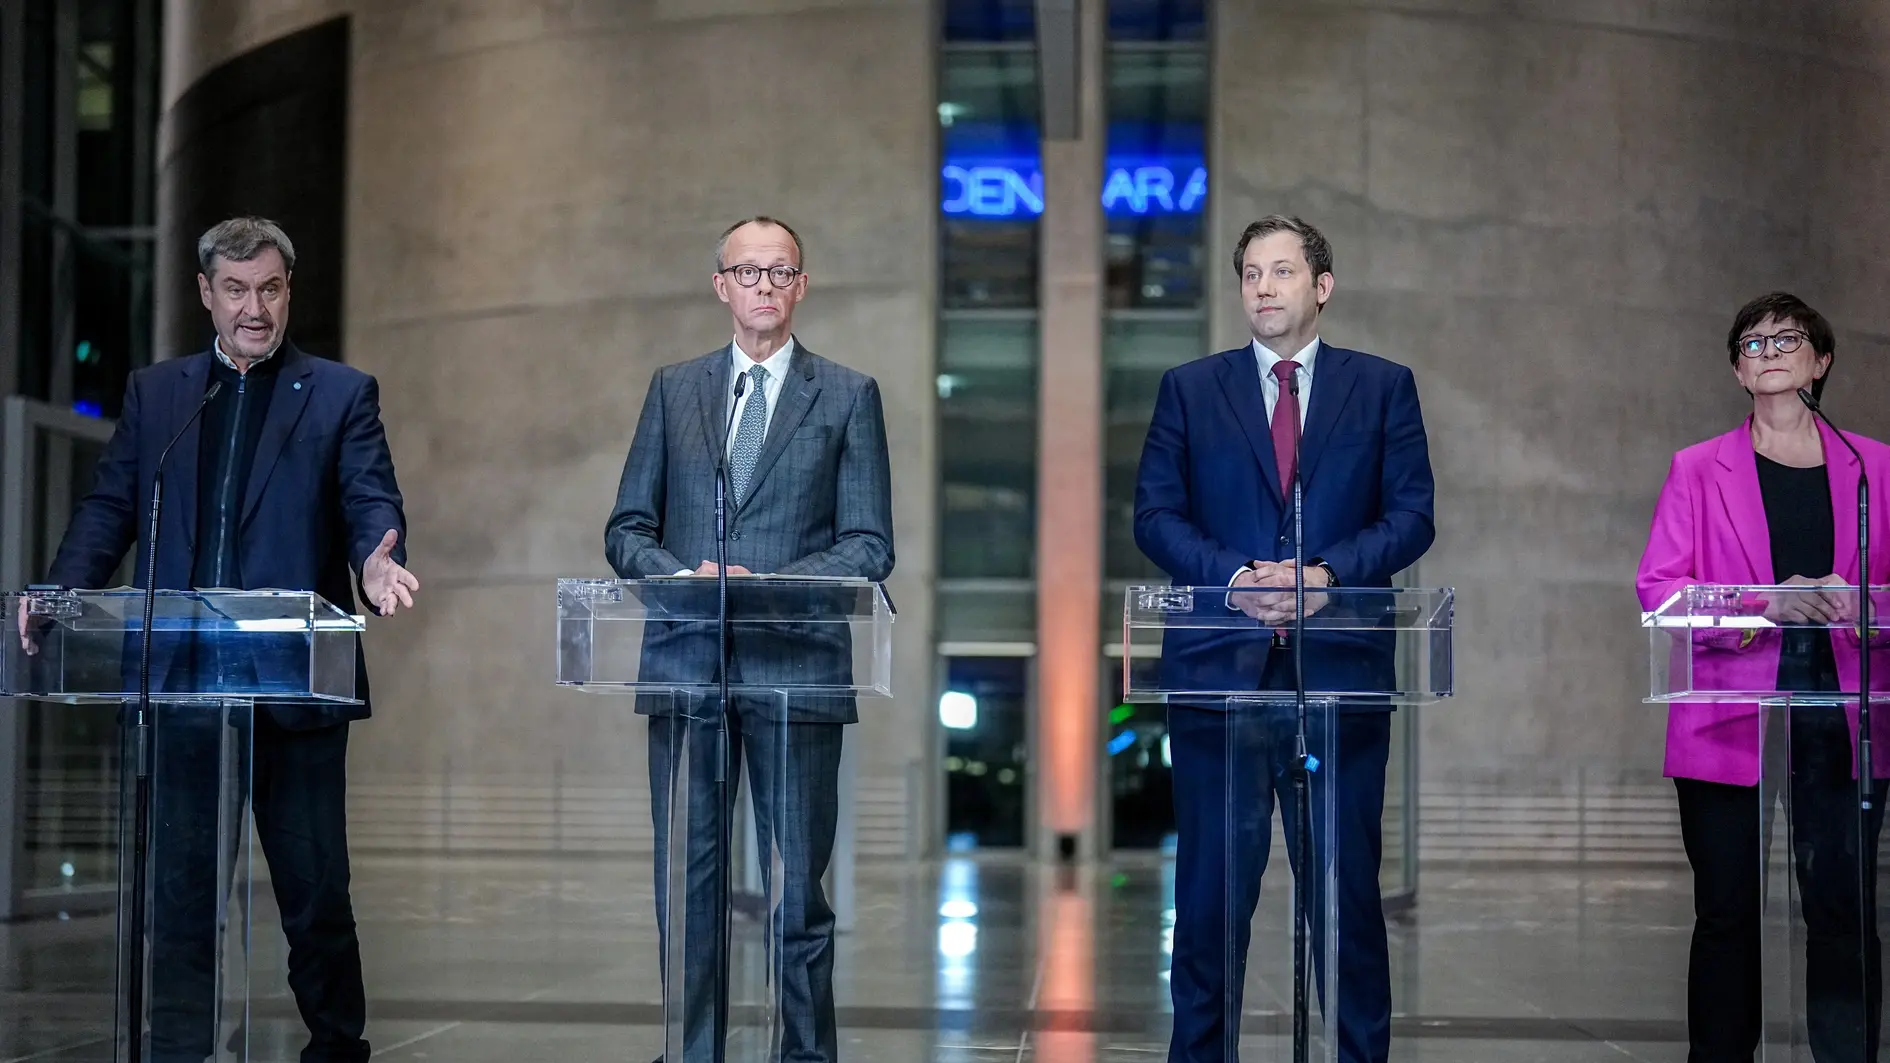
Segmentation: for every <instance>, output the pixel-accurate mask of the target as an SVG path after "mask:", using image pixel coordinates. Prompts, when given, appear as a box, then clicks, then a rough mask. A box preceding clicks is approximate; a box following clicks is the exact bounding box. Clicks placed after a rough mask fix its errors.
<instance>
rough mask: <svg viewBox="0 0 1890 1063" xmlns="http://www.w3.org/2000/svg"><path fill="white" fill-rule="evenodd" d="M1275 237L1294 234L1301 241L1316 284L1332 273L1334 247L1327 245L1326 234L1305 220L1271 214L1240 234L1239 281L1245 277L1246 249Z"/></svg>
mask: <svg viewBox="0 0 1890 1063" xmlns="http://www.w3.org/2000/svg"><path fill="white" fill-rule="evenodd" d="M1274 233H1292V234H1293V235H1294V236H1297V237H1299V243H1300V247H1302V248H1303V249H1304V250H1305V252H1306V264H1307V265H1308V266H1311V267H1312V274H1313V279H1314V280H1318V279H1319V275H1320V274H1322V273H1331V272H1332V245H1331V244H1330V243H1327V242H1326V234H1325V233H1322V232H1320V231H1319V230H1318V229H1316V228H1314V227H1313V225H1312V223H1311V222H1308V221H1305V220H1303V219H1300V218H1294V217H1288V216H1286V215H1284V214H1269V215H1267V216H1266V217H1264V218H1261V219H1260V220H1259V221H1257V222H1254V223H1253V224H1251V225H1249V226H1247V228H1246V229H1245V230H1243V231H1242V232H1241V234H1240V242H1239V243H1237V244H1235V245H1234V276H1236V277H1240V276H1244V275H1245V273H1246V265H1247V245H1248V244H1251V243H1253V242H1254V241H1255V240H1258V239H1260V238H1261V237H1263V236H1272V235H1273V234H1274Z"/></svg>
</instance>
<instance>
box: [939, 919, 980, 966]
mask: <svg viewBox="0 0 1890 1063" xmlns="http://www.w3.org/2000/svg"><path fill="white" fill-rule="evenodd" d="M976 951H978V928H977V926H976V925H974V924H972V923H963V922H958V921H956V920H954V921H952V922H949V923H940V924H939V927H938V953H939V955H941V956H944V957H946V958H948V959H953V960H962V959H964V958H965V957H967V956H969V955H971V954H972V953H974V952H976Z"/></svg>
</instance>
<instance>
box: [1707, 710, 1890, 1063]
mask: <svg viewBox="0 0 1890 1063" xmlns="http://www.w3.org/2000/svg"><path fill="white" fill-rule="evenodd" d="M1790 735H1791V743H1790V786H1791V790H1790V797H1791V818H1790V823H1789V830H1790V832H1791V850H1792V862H1793V864H1794V865H1795V871H1796V873H1797V877H1798V893H1799V899H1800V908H1801V909H1802V911H1803V912H1804V925H1803V928H1802V933H1803V939H1804V949H1805V955H1804V966H1803V970H1804V979H1805V988H1804V1000H1805V1025H1806V1032H1807V1034H1808V1036H1809V1039H1810V1042H1811V1045H1810V1047H1811V1055H1812V1058H1813V1059H1815V1060H1817V1061H1818V1063H1855V1061H1857V1060H1861V1059H1866V1058H1868V1059H1869V1060H1871V1061H1873V1063H1874V1061H1875V1060H1876V1058H1877V1054H1876V1052H1875V1050H1874V1048H1873V1050H1872V1052H1871V1053H1870V1055H1869V1056H1868V1057H1866V1056H1865V1055H1864V1052H1863V1043H1864V1039H1865V1037H1864V1022H1863V1021H1862V1020H1864V1018H1865V1016H1867V1017H1868V1022H1869V1042H1870V1044H1871V1045H1872V1046H1875V1045H1876V1044H1877V1039H1878V1037H1879V1035H1880V1034H1879V1031H1880V1030H1881V1026H1882V1014H1881V1013H1882V1010H1883V984H1882V974H1881V971H1882V955H1881V954H1882V942H1881V940H1880V939H1879V937H1878V935H1877V933H1876V928H1875V927H1874V926H1873V927H1872V928H1871V933H1870V936H1869V940H1868V942H1867V943H1866V945H1865V948H1867V949H1868V950H1869V961H1868V969H1869V971H1870V978H1869V980H1868V982H1867V983H1866V984H1865V985H1862V986H1860V985H1859V974H1860V967H1861V966H1862V964H1861V961H1860V958H1859V955H1858V935H1857V900H1858V898H1857V815H1858V808H1857V782H1856V778H1857V777H1856V774H1855V773H1854V771H1853V770H1852V764H1853V759H1852V755H1851V750H1852V744H1851V736H1850V728H1849V725H1848V724H1847V722H1846V720H1845V716H1844V713H1843V712H1842V711H1840V710H1837V709H1806V708H1800V709H1796V710H1794V711H1793V712H1792V714H1791V725H1790ZM1769 759H1770V758H1768V763H1769ZM1673 782H1674V789H1675V790H1676V791H1678V794H1679V801H1680V836H1681V840H1682V842H1683V843H1684V844H1685V846H1686V851H1687V862H1688V863H1689V864H1691V865H1692V866H1693V944H1692V950H1691V953H1690V955H1689V957H1688V961H1687V1041H1688V1049H1687V1060H1688V1063H1732V1061H1734V1060H1737V1061H1739V1063H1750V1061H1751V1060H1752V1058H1753V1053H1754V1051H1755V1050H1756V1049H1757V1048H1758V1047H1759V1035H1760V1032H1761V1029H1762V1022H1763V1019H1764V1001H1763V999H1762V990H1761V986H1760V964H1761V962H1762V951H1763V950H1762V944H1761V941H1762V937H1761V935H1762V934H1763V932H1764V931H1763V908H1762V906H1763V904H1764V888H1765V886H1764V880H1763V874H1764V872H1765V862H1766V856H1765V838H1766V836H1767V834H1768V833H1769V831H1768V830H1767V827H1768V825H1769V824H1770V823H1771V821H1772V819H1773V816H1772V814H1771V806H1772V802H1773V801H1774V800H1775V799H1776V797H1777V785H1776V784H1775V783H1773V784H1769V785H1765V786H1729V785H1726V784H1724V783H1714V782H1705V781H1702V780H1699V779H1675V780H1674V781H1673ZM1887 788H1890V787H1887V786H1886V783H1885V782H1884V781H1883V780H1878V781H1877V783H1876V784H1875V787H1874V791H1875V797H1874V799H1873V801H1872V811H1871V814H1870V820H1869V821H1868V823H1867V825H1866V836H1867V837H1869V838H1870V839H1871V840H1872V844H1873V846H1874V844H1875V840H1876V838H1877V834H1878V831H1879V830H1880V829H1881V828H1882V826H1883V801H1884V794H1885V790H1886V789H1887ZM1872 862H1873V864H1874V862H1875V855H1874V853H1873V855H1872ZM1796 936H1797V935H1796V934H1794V937H1796ZM1781 959H1782V958H1781ZM1791 966H1792V967H1796V966H1797V964H1796V962H1795V961H1794V962H1793V963H1792V964H1791ZM1788 969H1789V968H1788Z"/></svg>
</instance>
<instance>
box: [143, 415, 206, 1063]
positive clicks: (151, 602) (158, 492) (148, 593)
mask: <svg viewBox="0 0 1890 1063" xmlns="http://www.w3.org/2000/svg"><path fill="white" fill-rule="evenodd" d="M222 390H223V382H222V381H220V380H213V381H211V382H210V387H209V388H207V389H206V390H205V391H204V393H203V398H202V400H200V401H199V402H198V403H197V408H196V409H194V410H192V411H190V416H189V417H187V418H185V419H184V424H183V427H181V428H179V429H178V430H177V433H176V434H175V435H173V436H171V439H170V442H168V443H166V444H164V449H163V450H161V451H159V452H158V460H157V466H156V468H155V469H154V470H153V471H152V474H151V530H150V533H149V534H148V535H147V536H146V537H145V540H146V541H145V561H144V627H143V629H141V630H140V631H139V633H138V638H139V643H140V645H139V650H138V709H137V712H136V713H135V714H134V715H133V717H132V719H131V720H130V721H129V722H130V726H131V735H130V739H129V747H130V751H131V758H132V764H133V772H134V775H133V778H134V782H133V787H132V809H131V904H130V905H129V911H128V912H127V913H126V920H127V922H126V924H125V925H121V926H120V927H119V935H118V937H119V940H120V941H127V942H130V943H131V944H130V952H131V955H130V956H129V957H128V958H127V960H126V961H125V962H124V964H123V968H122V970H121V973H120V977H122V978H124V980H125V996H124V999H125V1014H122V1015H120V1016H118V1021H119V1022H120V1023H121V1024H123V1025H124V1029H123V1030H121V1031H120V1033H121V1035H123V1036H124V1039H125V1043H126V1044H127V1046H128V1048H129V1052H128V1054H127V1057H126V1058H127V1059H129V1060H130V1063H143V1060H144V968H145V962H144V960H145V957H144V939H145V932H144V920H145V896H144V895H145V891H146V889H147V882H148V879H147V871H146V867H145V865H146V863H147V862H148V861H149V860H150V853H151V622H152V616H153V614H155V613H156V612H157V559H158V533H159V531H160V523H159V518H160V517H161V516H162V515H163V512H164V462H165V460H166V459H168V458H169V457H170V456H171V448H172V447H175V446H176V445H177V441H178V440H180V439H182V438H184V433H186V432H188V431H190V426H191V425H194V424H196V423H197V419H198V418H199V417H202V416H203V411H204V409H205V408H206V407H208V406H209V405H210V400H211V399H214V398H216V397H217V393H218V392H220V391H222Z"/></svg>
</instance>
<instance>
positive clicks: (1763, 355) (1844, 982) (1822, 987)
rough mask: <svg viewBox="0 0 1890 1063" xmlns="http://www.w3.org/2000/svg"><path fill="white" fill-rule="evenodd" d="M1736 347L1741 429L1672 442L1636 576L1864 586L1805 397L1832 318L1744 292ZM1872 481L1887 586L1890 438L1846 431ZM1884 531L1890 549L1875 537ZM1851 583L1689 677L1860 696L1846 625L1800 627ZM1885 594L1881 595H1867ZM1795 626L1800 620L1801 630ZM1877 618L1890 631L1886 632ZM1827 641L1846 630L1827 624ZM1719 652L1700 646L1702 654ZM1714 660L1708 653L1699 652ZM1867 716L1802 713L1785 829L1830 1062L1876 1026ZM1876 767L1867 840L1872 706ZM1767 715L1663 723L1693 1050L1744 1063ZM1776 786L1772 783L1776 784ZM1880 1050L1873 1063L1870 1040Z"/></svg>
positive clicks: (1814, 620) (1755, 984)
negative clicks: (1866, 786) (1676, 833)
mask: <svg viewBox="0 0 1890 1063" xmlns="http://www.w3.org/2000/svg"><path fill="white" fill-rule="evenodd" d="M1726 346H1727V350H1728V354H1729V356H1730V360H1731V362H1732V369H1733V375H1734V377H1735V378H1737V380H1738V382H1739V384H1740V385H1741V386H1742V387H1744V388H1745V390H1746V392H1747V393H1748V394H1750V395H1751V396H1752V416H1751V417H1750V418H1748V419H1747V420H1746V421H1745V422H1744V423H1742V424H1741V425H1740V426H1739V427H1738V428H1736V429H1734V430H1733V431H1731V432H1729V433H1727V434H1726V435H1723V436H1720V437H1718V438H1716V439H1709V440H1707V441H1705V442H1703V443H1698V444H1695V445H1693V446H1691V447H1688V448H1687V449H1685V450H1682V451H1681V452H1680V453H1678V454H1676V455H1674V459H1673V468H1672V470H1671V471H1669V472H1668V474H1667V483H1666V486H1665V487H1663V488H1662V489H1661V493H1660V502H1659V504H1658V505H1657V506H1656V507H1655V509H1654V524H1653V530H1652V531H1651V532H1650V533H1649V535H1648V538H1647V550H1646V552H1645V553H1644V554H1643V555H1642V557H1641V566H1640V572H1639V575H1638V577H1637V578H1636V580H1635V585H1636V587H1637V589H1638V590H1639V592H1640V598H1641V605H1642V607H1643V608H1647V609H1653V608H1655V607H1657V606H1659V605H1660V604H1661V603H1662V602H1665V601H1666V600H1667V599H1668V598H1670V597H1671V596H1672V595H1673V594H1675V593H1676V592H1677V591H1679V590H1681V589H1682V588H1685V587H1686V586H1687V585H1689V584H1695V583H1720V584H1773V583H1782V584H1800V585H1806V586H1816V585H1824V584H1853V585H1854V584H1856V583H1857V577H1858V543H1857V482H1858V476H1859V466H1858V462H1857V459H1856V458H1855V457H1853V456H1852V454H1851V451H1850V449H1849V448H1848V447H1846V446H1845V445H1844V441H1843V440H1841V439H1839V438H1838V436H1837V434H1836V433H1834V432H1833V431H1832V430H1831V429H1830V428H1829V427H1827V426H1825V425H1824V424H1822V423H1821V422H1820V421H1818V420H1817V419H1816V418H1815V417H1814V416H1813V415H1812V413H1811V411H1810V409H1808V408H1807V407H1806V405H1805V403H1804V402H1803V401H1802V400H1801V399H1800V398H1799V395H1798V391H1799V389H1800V388H1804V389H1807V390H1809V391H1810V392H1811V394H1812V395H1813V396H1814V397H1815V396H1818V395H1821V394H1822V392H1823V390H1824V385H1825V380H1826V378H1827V376H1828V374H1829V373H1830V371H1831V364H1832V361H1833V356H1834V354H1835V351H1836V347H1837V341H1836V337H1835V336H1834V335H1833V333H1832V331H1831V326H1830V324H1829V323H1828V322H1826V321H1825V319H1824V317H1823V315H1821V314H1819V313H1818V312H1817V311H1816V310H1814V309H1812V308H1811V307H1809V306H1807V305H1805V303H1804V302H1803V301H1801V300H1799V299H1798V298H1796V297H1794V296H1791V295H1788V294H1785V293H1782V292H1781V293H1774V294H1772V295H1767V296H1764V297H1761V298H1759V299H1755V300H1753V301H1752V302H1750V303H1748V304H1746V306H1745V307H1744V308H1743V309H1741V310H1740V311H1739V314H1738V316H1737V318H1735V319H1734V321H1733V327H1732V330H1731V332H1730V333H1729V334H1728V335H1727V341H1726ZM1846 436H1847V438H1849V440H1850V441H1851V442H1852V443H1853V444H1854V445H1855V446H1856V447H1857V449H1858V451H1860V452H1861V453H1862V454H1863V459H1864V469H1863V471H1864V472H1865V473H1866V474H1867V475H1868V477H1869V481H1870V492H1871V506H1870V511H1871V517H1872V520H1871V524H1872V530H1871V542H1872V544H1873V549H1872V557H1871V573H1870V582H1871V583H1872V584H1882V583H1886V582H1890V534H1886V531H1887V530H1890V527H1887V525H1890V520H1887V519H1886V515H1887V514H1890V500H1886V498H1885V495H1886V489H1890V447H1886V446H1885V445H1884V444H1882V443H1879V442H1877V441H1876V440H1873V439H1867V438H1865V437H1863V436H1857V435H1850V434H1849V433H1846ZM1876 544H1883V545H1882V546H1881V547H1877V546H1876ZM1854 598H1855V596H1854V595H1841V594H1836V593H1833V594H1830V595H1828V596H1824V595H1818V596H1809V597H1807V598H1802V599H1799V600H1798V601H1796V602H1794V603H1792V604H1785V603H1783V602H1782V601H1774V602H1772V603H1770V604H1769V605H1768V606H1767V608H1766V615H1767V616H1768V617H1770V618H1771V619H1772V620H1773V621H1775V622H1776V623H1777V624H1779V625H1781V626H1778V627H1771V628H1763V629H1758V630H1757V632H1756V633H1755V634H1752V635H1750V636H1747V635H1745V634H1744V633H1741V634H1739V635H1733V634H1732V633H1730V632H1728V633H1725V636H1726V637H1729V638H1731V639H1732V640H1733V641H1732V642H1731V643H1729V644H1728V645H1727V646H1724V647H1717V646H1715V647H1699V648H1696V650H1695V653H1696V658H1695V677H1696V684H1695V685H1696V686H1708V688H1709V689H1710V688H1711V687H1716V686H1723V687H1724V689H1728V690H1740V689H1743V690H1768V689H1777V690H1806V691H1815V690H1842V689H1850V690H1855V689H1856V687H1857V675H1858V667H1857V662H1858V654H1859V647H1860V639H1859V638H1858V635H1857V633H1856V632H1855V630H1854V629H1853V630H1843V629H1841V628H1840V629H1837V630H1836V631H1835V632H1834V631H1833V630H1832V629H1831V628H1828V627H1818V626H1804V625H1807V624H1809V625H1819V624H1825V623H1827V622H1838V623H1842V622H1843V621H1846V620H1851V621H1854V620H1855V619H1856V609H1855V602H1854ZM1874 600H1875V601H1876V602H1879V603H1881V602H1882V601H1883V597H1882V596H1881V595H1879V596H1877V597H1876V598H1875V599H1874ZM1794 624H1797V625H1799V626H1794ZM1880 629H1881V626H1880ZM1834 635H1835V637H1834ZM1872 641H1873V656H1872V658H1871V665H1872V676H1871V686H1872V687H1873V688H1875V689H1879V690H1884V689H1890V654H1886V653H1885V647H1884V645H1883V643H1884V642H1885V641H1886V640H1885V639H1884V638H1882V637H1879V638H1877V639H1873V640H1872ZM1709 649H1710V654H1708V653H1705V652H1703V651H1706V650H1709ZM1709 657H1710V660H1709V659H1708V658H1709ZM1856 719H1857V716H1856V710H1855V709H1854V708H1853V709H1852V710H1851V711H1850V713H1849V720H1848V723H1847V720H1846V714H1845V713H1843V712H1840V711H1837V710H1835V709H1832V710H1800V711H1797V712H1794V713H1793V714H1792V717H1791V722H1790V750H1791V768H1790V785H1791V810H1792V827H1793V831H1792V842H1793V850H1794V857H1795V860H1796V864H1797V871H1798V882H1799V892H1800V895H1801V897H1802V899H1803V909H1804V918H1805V927H1806V945H1805V950H1806V955H1805V996H1806V1012H1807V1014H1806V1022H1807V1029H1808V1032H1809V1035H1810V1041H1811V1048H1812V1055H1813V1057H1814V1058H1815V1059H1817V1060H1818V1061H1819V1063H1839V1061H1855V1060H1860V1059H1863V1058H1864V1055H1863V1050H1862V1045H1863V1044H1865V1043H1866V1041H1865V1036H1866V1033H1865V1023H1866V1022H1868V1025H1869V1032H1868V1042H1867V1043H1869V1044H1870V1045H1872V1046H1875V1045H1876V1043H1877V1038H1878V1025H1879V1013H1880V1011H1881V997H1882V986H1881V985H1880V983H1879V978H1878V976H1877V972H1878V971H1879V970H1880V962H1881V961H1880V959H1879V955H1878V953H1879V950H1880V944H1879V942H1878V940H1877V939H1876V936H1875V935H1874V934H1873V935H1872V938H1871V941H1870V942H1869V945H1868V948H1869V951H1870V956H1869V961H1868V970H1869V971H1870V972H1871V976H1870V978H1869V979H1868V984H1867V985H1866V986H1862V987H1860V986H1859V981H1860V976H1859V969H1860V958H1859V956H1858V945H1857V901H1858V898H1857V890H1856V882H1857V860H1858V852H1857V842H1856V838H1857V832H1856V824H1857V815H1858V809H1857V800H1856V778H1857V776H1856V771H1855V766H1856V755H1855V752H1854V749H1855V737H1856ZM1871 733H1872V738H1873V744H1874V745H1875V747H1876V748H1877V749H1881V750H1884V753H1883V754H1880V755H1878V756H1876V757H1875V758H1874V761H1875V763H1874V765H1873V769H1872V772H1871V774H1872V775H1874V776H1877V782H1876V783H1875V788H1876V799H1875V800H1874V801H1873V802H1872V806H1873V812H1872V814H1871V817H1872V818H1871V822H1870V823H1868V824H1867V836H1868V837H1869V838H1871V839H1873V843H1874V839H1875V838H1876V837H1877V832H1878V828H1879V827H1880V826H1881V821H1882V807H1883V796H1884V791H1885V788H1886V786H1885V783H1884V782H1883V781H1882V780H1883V779H1884V778H1885V777H1887V776H1890V711H1882V712H1879V713H1877V714H1876V715H1875V716H1874V717H1873V718H1872V720H1871ZM1759 759H1760V709H1759V706H1758V705H1756V704H1750V703H1745V704H1738V703H1722V704H1688V705H1675V706H1672V707H1671V708H1670V709H1669V710H1668V717H1667V775H1668V776H1670V777H1672V779H1673V780H1674V787H1675V789H1676V791H1677V792H1678V795H1679V801H1680V830H1681V836H1682V838H1683V840H1684V843H1685V845H1686V852H1687V861H1688V862H1689V863H1690V864H1691V865H1692V867H1693V908H1694V924H1693V946H1692V954H1691V957H1690V962H1689V965H1688V970H1687V1030H1688V1040H1689V1042H1690V1044H1691V1048H1690V1051H1689V1052H1688V1055H1687V1058H1688V1060H1689V1063H1722V1061H1724V1063H1731V1061H1734V1060H1737V1061H1738V1063H1751V1060H1752V1057H1753V1051H1754V1049H1755V1048H1757V1046H1758V1042H1759V1034H1760V1021H1761V1016H1762V1014H1763V1009H1762V1007H1761V1003H1760V989H1759V956H1760V948H1759V940H1760V904H1761V897H1760V890H1761V882H1760V869H1761V867H1762V863H1761V861H1762V859H1763V856H1762V852H1761V836H1760V817H1761V810H1762V808H1769V807H1770V804H1771V800H1772V794H1771V792H1768V793H1765V794H1761V792H1760V789H1759V783H1760V777H1759V776H1760V773H1759ZM1768 790H1770V788H1769V787H1768ZM1869 1058H1870V1059H1871V1060H1873V1061H1874V1060H1875V1058H1876V1054H1875V1051H1874V1049H1873V1051H1872V1052H1871V1054H1870V1056H1869Z"/></svg>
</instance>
